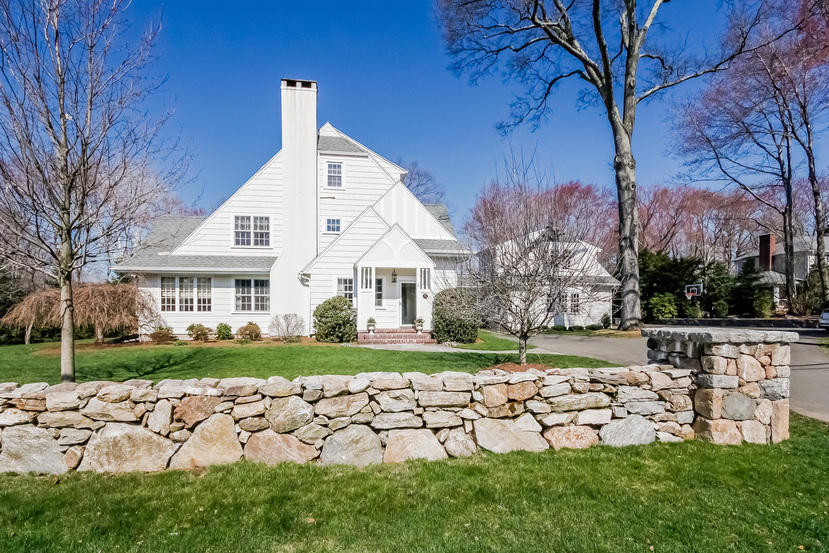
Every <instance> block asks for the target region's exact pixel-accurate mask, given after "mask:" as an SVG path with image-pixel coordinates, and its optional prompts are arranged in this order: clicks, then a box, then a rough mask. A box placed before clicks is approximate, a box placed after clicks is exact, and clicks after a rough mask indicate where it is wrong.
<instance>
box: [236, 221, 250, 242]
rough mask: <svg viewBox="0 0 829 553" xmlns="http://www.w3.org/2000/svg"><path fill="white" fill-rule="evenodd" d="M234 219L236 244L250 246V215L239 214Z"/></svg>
mask: <svg viewBox="0 0 829 553" xmlns="http://www.w3.org/2000/svg"><path fill="white" fill-rule="evenodd" d="M233 220H234V223H233V231H234V244H235V245H237V246H250V216H248V215H237V216H235V217H234V219H233Z"/></svg>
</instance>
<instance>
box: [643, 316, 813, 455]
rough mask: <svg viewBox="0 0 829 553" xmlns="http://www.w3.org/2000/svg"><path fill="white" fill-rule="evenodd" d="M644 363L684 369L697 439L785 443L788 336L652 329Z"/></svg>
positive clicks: (790, 336) (790, 334)
mask: <svg viewBox="0 0 829 553" xmlns="http://www.w3.org/2000/svg"><path fill="white" fill-rule="evenodd" d="M642 335H643V336H647V337H648V359H649V360H651V361H653V362H657V363H671V365H672V366H675V367H681V368H685V369H690V370H691V371H692V372H693V380H694V383H695V385H696V388H697V389H696V390H694V391H693V392H692V394H693V399H694V410H695V412H696V413H697V417H696V420H695V421H694V430H695V432H696V435H697V437H699V438H701V439H705V440H709V441H712V442H714V443H717V444H740V443H742V442H744V441H745V442H752V443H762V444H765V443H768V442H774V443H776V442H780V441H783V440H786V439H788V438H789V374H790V372H791V369H790V368H789V363H790V362H791V349H790V346H789V343H790V342H796V341H797V339H798V335H797V334H796V333H794V332H784V331H774V330H728V329H719V328H717V329H713V328H709V329H689V328H677V327H665V328H653V329H649V330H645V331H643V332H642Z"/></svg>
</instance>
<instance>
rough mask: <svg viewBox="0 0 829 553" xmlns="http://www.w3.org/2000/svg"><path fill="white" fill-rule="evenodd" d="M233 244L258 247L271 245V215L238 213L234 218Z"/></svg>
mask: <svg viewBox="0 0 829 553" xmlns="http://www.w3.org/2000/svg"><path fill="white" fill-rule="evenodd" d="M233 245H234V246H254V247H257V248H262V247H268V246H270V245H271V221H270V217H252V216H250V215H236V216H235V217H234V218H233Z"/></svg>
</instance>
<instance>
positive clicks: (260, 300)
mask: <svg viewBox="0 0 829 553" xmlns="http://www.w3.org/2000/svg"><path fill="white" fill-rule="evenodd" d="M253 310H254V311H270V310H271V281H270V280H267V279H261V280H259V279H257V280H254V281H253Z"/></svg>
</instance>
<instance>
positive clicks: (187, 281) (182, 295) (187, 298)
mask: <svg viewBox="0 0 829 553" xmlns="http://www.w3.org/2000/svg"><path fill="white" fill-rule="evenodd" d="M178 310H179V311H192V310H193V277H179V279H178Z"/></svg>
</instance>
